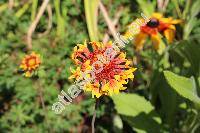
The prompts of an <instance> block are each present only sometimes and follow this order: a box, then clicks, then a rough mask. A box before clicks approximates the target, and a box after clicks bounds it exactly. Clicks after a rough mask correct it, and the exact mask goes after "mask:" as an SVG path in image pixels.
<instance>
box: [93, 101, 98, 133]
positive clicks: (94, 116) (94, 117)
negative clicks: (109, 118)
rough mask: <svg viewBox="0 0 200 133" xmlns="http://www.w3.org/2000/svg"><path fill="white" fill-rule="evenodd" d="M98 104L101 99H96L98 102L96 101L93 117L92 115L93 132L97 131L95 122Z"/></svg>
mask: <svg viewBox="0 0 200 133" xmlns="http://www.w3.org/2000/svg"><path fill="white" fill-rule="evenodd" d="M98 104H99V100H98V99H96V102H95V105H94V113H93V117H92V123H91V126H92V133H95V127H94V124H95V119H96V111H97V107H98Z"/></svg>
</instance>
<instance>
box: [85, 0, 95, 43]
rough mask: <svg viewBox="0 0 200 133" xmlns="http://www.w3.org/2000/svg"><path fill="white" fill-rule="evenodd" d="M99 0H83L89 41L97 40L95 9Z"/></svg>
mask: <svg viewBox="0 0 200 133" xmlns="http://www.w3.org/2000/svg"><path fill="white" fill-rule="evenodd" d="M98 4H99V0H84V6H85V16H86V22H87V28H88V32H89V36H90V40H91V41H98V40H99V39H98V29H97V16H98V15H97V11H98Z"/></svg>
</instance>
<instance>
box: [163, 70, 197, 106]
mask: <svg viewBox="0 0 200 133" xmlns="http://www.w3.org/2000/svg"><path fill="white" fill-rule="evenodd" d="M164 75H165V78H166V79H167V81H168V83H169V84H170V86H172V88H173V89H174V90H176V91H177V93H178V94H179V95H181V96H183V97H184V98H187V99H189V100H191V101H193V102H194V103H196V104H198V105H200V98H199V97H198V95H197V90H196V84H195V81H194V78H191V79H188V78H185V77H181V76H178V75H176V74H174V73H172V72H169V71H164Z"/></svg>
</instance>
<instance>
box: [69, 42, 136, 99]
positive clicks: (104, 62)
mask: <svg viewBox="0 0 200 133" xmlns="http://www.w3.org/2000/svg"><path fill="white" fill-rule="evenodd" d="M112 45H113V44H112V42H109V43H107V44H105V45H104V44H103V43H101V42H90V43H86V42H85V43H84V44H78V45H77V46H76V47H75V48H74V52H73V54H72V59H73V60H74V62H75V64H76V65H77V66H78V67H77V69H76V70H72V75H71V76H70V77H69V79H72V78H75V79H77V80H86V77H87V78H92V80H89V81H88V82H86V83H85V84H84V86H83V90H84V91H90V92H92V97H94V96H96V97H97V98H99V97H100V96H102V95H112V94H117V93H119V91H120V90H124V89H126V87H124V85H125V84H127V82H128V79H133V78H134V75H133V72H134V71H135V70H136V68H132V67H131V66H130V64H131V62H130V61H128V60H127V59H126V58H125V57H126V55H125V53H123V52H120V51H117V50H114V49H113V51H112V54H109V55H108V54H105V53H106V50H107V49H109V48H110V49H112ZM114 53H115V55H114V56H113V58H112V59H111V58H110V57H111V56H112V55H113V54H114ZM99 57H101V59H100V58H99ZM96 62H98V63H96ZM94 64H95V65H94ZM94 68H95V70H94ZM100 68H101V69H100ZM86 71H92V72H93V74H91V73H90V74H88V73H86V75H83V73H85V72H86Z"/></svg>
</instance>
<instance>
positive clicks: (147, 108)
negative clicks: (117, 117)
mask: <svg viewBox="0 0 200 133" xmlns="http://www.w3.org/2000/svg"><path fill="white" fill-rule="evenodd" d="M112 99H113V101H114V103H115V108H116V110H117V111H118V113H119V114H122V115H125V116H124V117H123V119H124V120H125V121H127V122H128V124H129V125H130V126H131V127H132V128H133V130H134V131H137V132H138V133H149V132H157V133H159V132H160V129H161V126H160V124H159V123H160V118H159V117H156V116H155V117H154V118H153V115H156V114H155V112H154V111H153V110H154V107H153V106H152V105H151V103H150V102H148V101H147V100H146V99H145V98H144V97H142V96H139V95H136V94H124V93H121V94H118V95H114V96H113V97H112Z"/></svg>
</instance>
